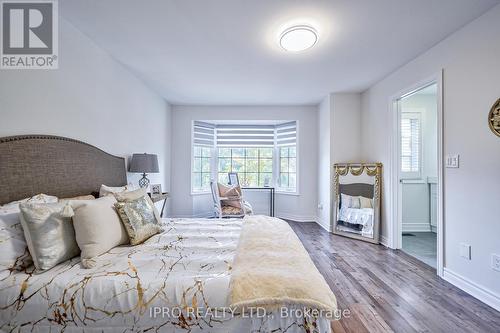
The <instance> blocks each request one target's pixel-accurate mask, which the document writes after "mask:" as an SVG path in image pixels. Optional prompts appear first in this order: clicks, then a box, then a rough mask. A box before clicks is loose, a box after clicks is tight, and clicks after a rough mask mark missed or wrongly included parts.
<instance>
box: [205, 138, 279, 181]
mask: <svg viewBox="0 0 500 333" xmlns="http://www.w3.org/2000/svg"><path fill="white" fill-rule="evenodd" d="M219 149H229V150H230V151H231V156H229V157H227V156H224V157H221V156H220V152H219ZM233 149H245V156H243V157H241V159H243V160H244V163H245V171H244V172H241V173H239V179H240V182H241V181H242V180H243V179H244V177H245V175H246V174H257V175H260V174H270V175H271V178H270V184H269V185H270V186H272V184H273V182H274V155H275V151H274V147H255V146H248V147H216V148H215V150H216V155H217V162H216V170H215V173H216V176H215V179H217V181H219V175H220V174H224V173H228V172H235V171H234V170H233V165H232V161H233V159H235V157H233ZM247 149H257V150H258V155H257V157H248V156H247V154H246V150H247ZM260 149H271V151H272V157H261V156H260ZM236 158H239V157H236ZM220 159H229V160H230V161H231V166H230V171H219V166H220V163H219V161H220ZM247 160H256V161H257V168H258V171H257V172H247V171H246V161H247ZM261 160H270V161H271V163H272V169H271V172H260V163H259V162H260V161H261ZM257 177H258V179H257V185H255V186H253V185H251V186H249V187H260V186H259V180H260V177H259V176H257Z"/></svg>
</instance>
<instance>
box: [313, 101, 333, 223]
mask: <svg viewBox="0 0 500 333" xmlns="http://www.w3.org/2000/svg"><path fill="white" fill-rule="evenodd" d="M332 104H333V103H332V95H328V96H327V97H325V98H324V99H323V101H322V102H321V103H320V104H319V106H318V180H317V181H318V210H317V216H318V219H317V222H318V223H319V224H320V225H321V226H322V227H323V228H325V229H327V230H329V231H330V230H331V222H330V221H331V214H332V210H331V205H332V203H331V192H332V189H331V187H332V185H331V184H332V182H331V179H332V178H331V177H332V176H331V171H332V158H331V145H332V144H331V141H332V133H331V131H332V128H333V124H332V122H333V114H332V109H331V107H332Z"/></svg>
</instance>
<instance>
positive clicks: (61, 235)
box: [19, 203, 80, 271]
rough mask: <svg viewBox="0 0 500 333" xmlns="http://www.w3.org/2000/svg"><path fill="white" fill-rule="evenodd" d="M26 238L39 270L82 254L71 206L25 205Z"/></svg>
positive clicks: (22, 219)
mask: <svg viewBox="0 0 500 333" xmlns="http://www.w3.org/2000/svg"><path fill="white" fill-rule="evenodd" d="M19 209H20V210H21V214H20V218H21V224H22V226H23V230H24V237H25V238H26V242H27V243H28V249H29V252H30V254H31V257H32V258H33V263H34V264H35V267H36V268H37V270H40V271H43V270H47V269H50V268H52V267H54V266H55V265H57V264H59V263H61V262H63V261H66V260H68V259H71V258H73V257H75V256H77V255H78V254H79V253H80V249H79V248H78V245H77V244H76V239H75V230H74V228H73V222H72V221H71V216H73V209H71V206H70V205H69V204H68V203H48V204H36V203H35V204H34V203H22V204H20V205H19Z"/></svg>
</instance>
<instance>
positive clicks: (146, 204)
mask: <svg viewBox="0 0 500 333" xmlns="http://www.w3.org/2000/svg"><path fill="white" fill-rule="evenodd" d="M138 195H139V193H135V196H130V197H129V198H133V197H136V198H135V199H130V200H123V199H124V198H123V197H121V198H120V199H121V200H122V201H119V202H117V203H115V207H116V210H117V211H118V214H120V217H121V219H122V222H123V224H124V226H125V229H126V230H127V233H128V236H129V238H130V244H132V245H137V244H140V243H142V242H144V241H145V240H147V239H148V238H150V237H151V236H153V235H156V234H157V233H160V232H161V220H160V219H159V218H158V217H157V212H155V210H156V209H155V207H154V204H153V202H152V201H151V199H150V198H149V196H148V195H143V196H139V197H137V196H138Z"/></svg>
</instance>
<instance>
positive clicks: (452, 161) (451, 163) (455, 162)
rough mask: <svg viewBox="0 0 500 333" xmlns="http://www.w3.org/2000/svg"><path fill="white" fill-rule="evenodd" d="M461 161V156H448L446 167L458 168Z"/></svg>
mask: <svg viewBox="0 0 500 333" xmlns="http://www.w3.org/2000/svg"><path fill="white" fill-rule="evenodd" d="M459 161H460V155H458V154H454V155H446V167H447V168H458V167H459Z"/></svg>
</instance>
